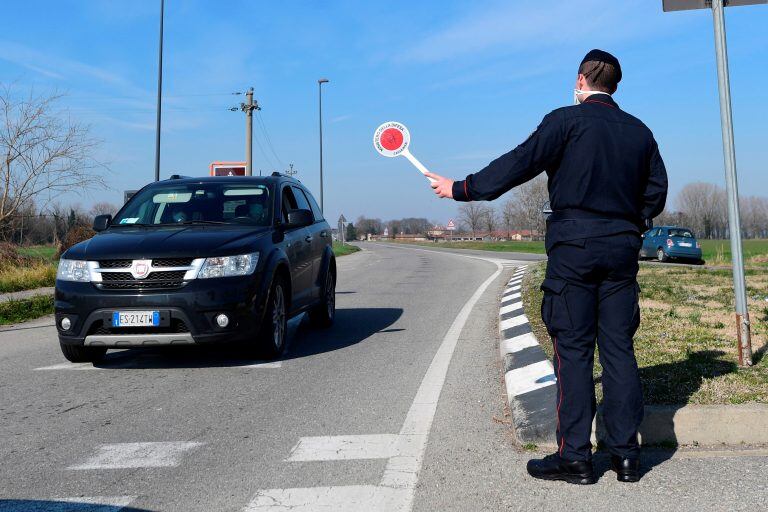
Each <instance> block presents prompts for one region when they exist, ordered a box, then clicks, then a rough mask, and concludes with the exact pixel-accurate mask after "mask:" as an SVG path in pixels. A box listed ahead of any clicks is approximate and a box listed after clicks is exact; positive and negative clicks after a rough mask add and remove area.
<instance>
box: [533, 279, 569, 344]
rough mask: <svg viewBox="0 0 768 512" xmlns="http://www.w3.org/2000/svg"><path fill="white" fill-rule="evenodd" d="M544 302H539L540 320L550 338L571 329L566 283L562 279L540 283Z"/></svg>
mask: <svg viewBox="0 0 768 512" xmlns="http://www.w3.org/2000/svg"><path fill="white" fill-rule="evenodd" d="M541 290H542V291H543V292H544V300H542V301H541V319H542V320H543V321H544V325H546V326H547V331H549V334H550V335H552V336H557V333H559V332H561V331H568V330H571V329H572V328H573V324H572V322H571V313H570V310H569V308H568V299H567V291H568V283H566V282H565V281H563V280H562V279H545V280H544V282H543V283H541Z"/></svg>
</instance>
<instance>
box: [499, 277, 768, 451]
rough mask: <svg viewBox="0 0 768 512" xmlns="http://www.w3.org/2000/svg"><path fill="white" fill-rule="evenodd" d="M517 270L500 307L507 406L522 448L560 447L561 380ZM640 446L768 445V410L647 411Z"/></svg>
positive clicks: (600, 430)
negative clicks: (526, 305) (526, 304)
mask: <svg viewBox="0 0 768 512" xmlns="http://www.w3.org/2000/svg"><path fill="white" fill-rule="evenodd" d="M524 275H525V267H524V266H521V267H517V268H516V269H515V272H514V275H513V276H512V279H510V280H509V282H508V283H507V285H506V287H505V288H504V292H503V294H502V297H501V304H500V306H499V332H500V341H499V349H500V352H501V358H502V361H503V363H504V383H505V387H506V393H507V403H508V404H509V408H510V411H511V413H512V425H513V427H514V432H515V437H516V439H517V441H518V443H520V444H522V445H525V444H536V445H538V446H546V447H548V446H552V447H555V446H557V439H556V438H555V429H556V428H557V414H556V412H555V403H556V397H557V389H556V386H555V384H556V383H557V379H556V377H555V374H554V368H553V366H552V363H551V362H550V361H549V359H548V358H547V356H546V354H545V353H544V350H543V349H542V348H541V345H540V344H539V341H538V340H537V339H536V336H535V335H534V334H533V331H532V329H531V326H530V323H529V322H528V318H527V317H526V316H525V314H524V309H523V301H522V280H523V276H524ZM604 433H605V428H604V426H603V422H602V414H601V410H600V409H599V408H598V411H597V417H596V418H595V421H594V423H593V425H592V442H593V443H596V442H598V441H602V440H603V439H604ZM639 434H640V436H639V437H640V442H641V443H642V444H645V445H649V444H674V445H697V444H698V445H723V444H725V445H741V444H747V445H759V444H765V443H768V404H757V403H750V404H741V405H646V406H645V417H644V420H643V423H642V424H641V425H640V429H639Z"/></svg>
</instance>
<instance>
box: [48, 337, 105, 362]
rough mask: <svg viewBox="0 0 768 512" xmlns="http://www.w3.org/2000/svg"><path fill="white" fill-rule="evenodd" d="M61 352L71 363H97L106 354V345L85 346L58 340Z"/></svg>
mask: <svg viewBox="0 0 768 512" xmlns="http://www.w3.org/2000/svg"><path fill="white" fill-rule="evenodd" d="M59 346H60V347H61V353H62V354H64V357H65V358H66V359H67V361H69V362H71V363H98V362H99V361H101V360H102V359H104V356H105V355H107V347H85V346H83V345H67V344H65V343H61V342H59Z"/></svg>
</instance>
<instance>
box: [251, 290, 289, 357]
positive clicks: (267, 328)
mask: <svg viewBox="0 0 768 512" xmlns="http://www.w3.org/2000/svg"><path fill="white" fill-rule="evenodd" d="M286 292H287V287H286V285H285V282H284V281H283V279H281V278H280V277H276V278H275V280H274V282H273V283H272V286H271V287H270V288H269V296H268V297H267V309H266V311H265V312H264V320H263V321H262V324H261V328H260V329H259V339H258V342H259V349H260V352H261V353H262V354H263V355H264V357H267V358H269V359H275V358H277V357H280V356H282V355H283V353H284V352H285V347H286V337H287V333H288V300H287V297H286Z"/></svg>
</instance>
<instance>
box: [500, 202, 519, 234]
mask: <svg viewBox="0 0 768 512" xmlns="http://www.w3.org/2000/svg"><path fill="white" fill-rule="evenodd" d="M516 216H517V206H516V205H515V202H514V201H513V200H512V199H507V200H506V201H504V204H503V205H502V207H501V225H502V226H504V230H505V231H506V232H507V239H508V240H512V228H513V227H514V226H515V220H516Z"/></svg>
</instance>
